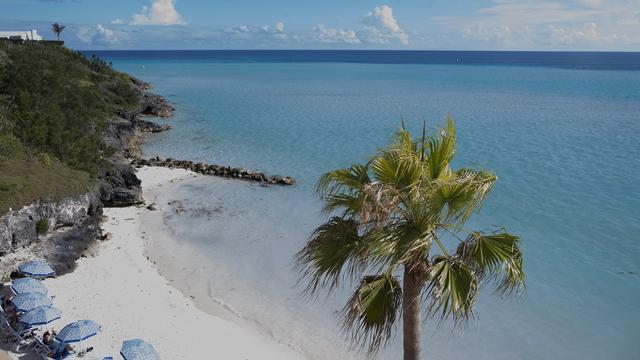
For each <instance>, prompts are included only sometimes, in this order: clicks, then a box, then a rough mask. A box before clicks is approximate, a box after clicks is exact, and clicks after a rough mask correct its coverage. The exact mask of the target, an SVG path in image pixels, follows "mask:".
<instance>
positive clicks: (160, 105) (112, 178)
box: [99, 77, 174, 206]
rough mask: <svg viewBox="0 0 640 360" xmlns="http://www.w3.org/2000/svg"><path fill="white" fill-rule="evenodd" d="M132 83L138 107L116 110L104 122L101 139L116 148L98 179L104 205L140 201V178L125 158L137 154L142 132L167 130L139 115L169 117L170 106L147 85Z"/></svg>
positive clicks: (167, 128)
mask: <svg viewBox="0 0 640 360" xmlns="http://www.w3.org/2000/svg"><path fill="white" fill-rule="evenodd" d="M131 81H132V83H133V84H134V86H135V87H136V89H138V91H140V107H139V108H138V109H134V110H132V109H119V110H118V112H117V114H116V116H114V117H113V118H112V119H111V120H110V121H109V124H108V127H107V131H106V132H105V136H104V140H105V143H106V144H107V145H109V146H110V147H112V148H114V149H117V150H118V151H117V152H116V153H115V154H114V155H113V156H111V157H110V158H109V159H108V161H109V162H110V165H109V166H107V168H106V169H105V170H104V171H103V172H102V174H101V175H100V179H99V184H100V197H101V201H102V203H103V204H104V205H105V206H130V205H135V204H139V203H141V202H142V190H141V188H140V180H139V179H138V177H137V176H136V174H135V169H134V168H133V167H132V166H131V165H130V164H129V162H128V161H127V158H130V157H137V156H139V155H140V148H139V139H140V136H141V135H142V134H145V133H157V132H161V131H166V130H169V129H170V128H171V127H170V126H169V125H160V124H156V123H154V122H151V121H148V120H145V119H143V115H150V116H161V117H169V116H171V115H172V113H173V110H174V109H173V107H172V106H171V105H169V103H168V102H167V100H166V99H165V98H164V97H162V96H159V95H155V94H151V93H148V92H147V90H148V89H149V84H147V83H146V82H144V81H141V80H138V79H136V78H133V77H132V78H131Z"/></svg>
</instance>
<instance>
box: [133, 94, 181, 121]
mask: <svg viewBox="0 0 640 360" xmlns="http://www.w3.org/2000/svg"><path fill="white" fill-rule="evenodd" d="M141 104H142V114H144V115H151V116H157V117H164V118H167V117H171V115H173V111H174V110H175V109H174V108H173V107H172V106H171V105H169V103H168V102H167V100H166V99H165V98H164V97H162V96H160V95H156V94H152V93H149V92H144V93H143V94H142V100H141Z"/></svg>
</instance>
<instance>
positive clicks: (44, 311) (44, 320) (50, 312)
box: [20, 306, 62, 327]
mask: <svg viewBox="0 0 640 360" xmlns="http://www.w3.org/2000/svg"><path fill="white" fill-rule="evenodd" d="M61 315H62V310H60V309H58V308H55V307H52V306H41V307H39V308H35V309H33V310H31V311H29V312H27V313H25V314H24V315H22V316H20V322H21V323H23V324H25V325H27V326H28V327H34V326H39V325H46V324H48V323H50V322H53V321H55V320H58V319H60V316H61Z"/></svg>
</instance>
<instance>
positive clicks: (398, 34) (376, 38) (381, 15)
mask: <svg viewBox="0 0 640 360" xmlns="http://www.w3.org/2000/svg"><path fill="white" fill-rule="evenodd" d="M362 24H363V25H364V31H362V32H361V34H360V37H361V38H364V40H365V41H366V42H370V43H375V44H391V43H400V44H403V45H407V44H409V36H408V35H407V33H406V32H405V31H404V30H403V29H402V28H401V27H400V25H398V22H397V21H396V19H395V18H394V16H393V10H392V9H391V7H389V6H388V5H382V6H377V7H376V8H374V9H373V11H370V12H369V13H367V15H366V16H365V17H364V18H363V19H362Z"/></svg>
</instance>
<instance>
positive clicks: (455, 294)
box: [425, 256, 478, 325]
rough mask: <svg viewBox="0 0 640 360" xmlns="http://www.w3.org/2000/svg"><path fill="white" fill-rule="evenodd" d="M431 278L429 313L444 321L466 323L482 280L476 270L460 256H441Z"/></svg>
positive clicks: (436, 261) (428, 292)
mask: <svg viewBox="0 0 640 360" xmlns="http://www.w3.org/2000/svg"><path fill="white" fill-rule="evenodd" d="M427 278H428V280H427V286H426V289H425V296H426V297H427V298H428V299H429V306H428V315H429V316H436V315H438V317H439V318H440V320H441V321H443V320H445V319H446V318H451V319H452V320H453V323H454V324H455V325H461V324H464V323H465V322H466V320H467V319H469V318H470V317H471V316H472V308H473V305H474V304H475V301H476V295H477V294H478V279H477V278H476V276H474V273H473V270H472V269H471V268H470V267H469V266H468V265H467V264H465V263H464V262H462V261H461V260H459V259H456V258H452V257H446V256H438V257H436V258H435V259H434V260H433V263H432V266H431V267H430V269H429V272H428V276H427Z"/></svg>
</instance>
